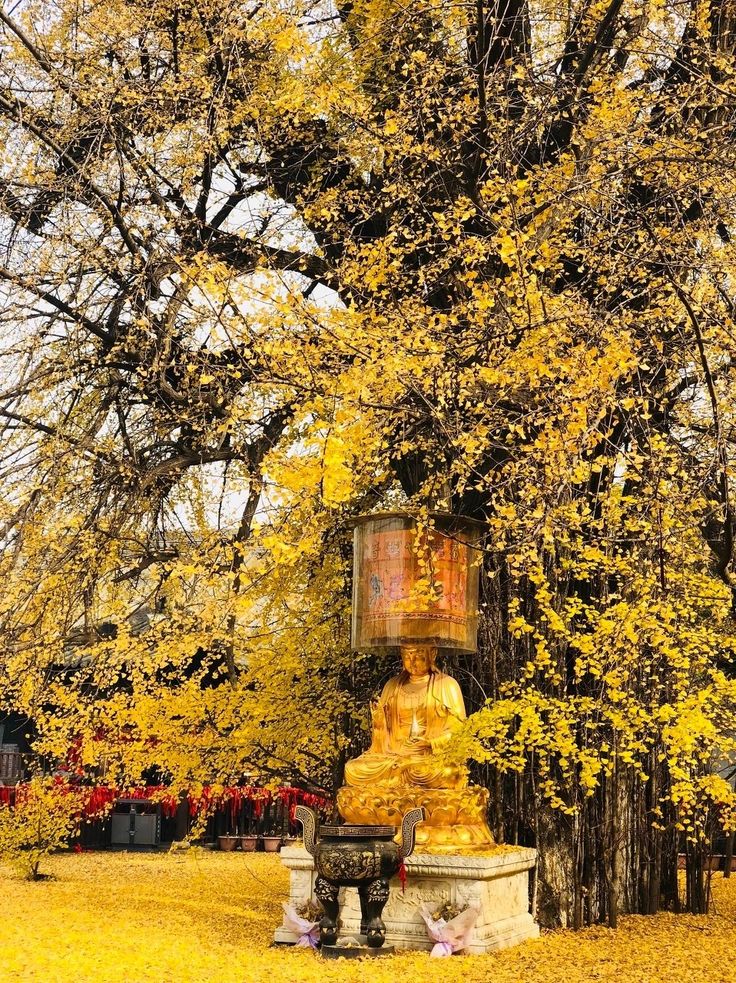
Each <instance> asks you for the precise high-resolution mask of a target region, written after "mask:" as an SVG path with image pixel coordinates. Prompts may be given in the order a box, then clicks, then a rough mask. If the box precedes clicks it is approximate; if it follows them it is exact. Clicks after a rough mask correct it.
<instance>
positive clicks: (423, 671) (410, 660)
mask: <svg viewBox="0 0 736 983" xmlns="http://www.w3.org/2000/svg"><path fill="white" fill-rule="evenodd" d="M436 659H437V649H436V648H435V646H434V645H402V646H401V661H402V663H403V665H404V669H405V670H406V672H408V673H409V675H410V676H426V675H427V673H428V672H432V671H433V670H434V669H435V668H436V667H435V661H436Z"/></svg>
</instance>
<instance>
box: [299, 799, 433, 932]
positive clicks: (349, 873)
mask: <svg viewBox="0 0 736 983" xmlns="http://www.w3.org/2000/svg"><path fill="white" fill-rule="evenodd" d="M295 815H296V819H297V820H298V821H299V822H300V823H301V824H302V827H303V829H304V846H305V847H306V849H307V850H308V851H309V853H311V854H312V856H313V857H314V864H315V867H316V869H317V874H318V877H317V881H316V884H315V888H314V890H315V894H316V895H317V897H318V898H319V900H320V901H321V903H322V907H323V908H324V910H325V914H324V917H323V918H322V920H321V921H320V924H319V930H320V941H321V942H322V945H324V946H334V945H335V943H336V942H337V933H338V924H337V923H338V916H339V913H340V904H339V900H338V895H339V891H340V888H341V887H356V888H357V889H358V896H359V897H360V912H361V925H360V932H361V935H364V936H365V937H366V941H367V943H368V946H369V947H370V948H372V949H379V948H380V947H381V946H382V945H383V944H384V942H385V940H386V926H385V924H384V923H383V919H382V917H381V916H382V914H383V909H384V907H385V905H386V902H387V901H388V895H389V881H390V879H391V878H392V877H393V876H394V875H395V874H397V873H398V870H399V867H400V866H401V862H402V860H403V859H404V858H405V857H408V856H409V854H410V853H411V852H412V850H413V849H414V834H415V830H416V826H417V824H418V823H420V822H421V821H422V819H423V818H424V812H423V810H422V809H411V810H410V811H409V812H407V813H406V814H405V815H404V817H403V819H402V822H401V843H397V842H396V833H397V830H396V827H395V826H320V827H319V835H317V817H316V815H315V813H314V812H312V810H311V809H308V808H307V807H306V806H297V807H296V812H295Z"/></svg>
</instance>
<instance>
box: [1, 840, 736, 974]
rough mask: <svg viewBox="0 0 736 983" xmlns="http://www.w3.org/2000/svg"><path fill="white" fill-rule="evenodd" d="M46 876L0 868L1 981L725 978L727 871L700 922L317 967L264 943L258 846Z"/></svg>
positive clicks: (268, 922)
mask: <svg viewBox="0 0 736 983" xmlns="http://www.w3.org/2000/svg"><path fill="white" fill-rule="evenodd" d="M47 869H48V870H50V871H53V873H54V874H55V875H56V877H57V880H54V881H47V882H44V883H38V884H30V883H27V882H25V881H22V880H20V879H18V878H17V877H15V876H14V875H13V874H12V873H11V872H10V871H6V870H1V871H0V881H1V882H2V896H3V909H4V910H3V914H2V918H1V919H0V980H2V981H6V980H23V981H26V980H44V981H45V983H52V981H59V983H66V981H69V983H72V981H74V983H81V981H95V983H111V981H120V983H122V981H125V983H138V981H167V983H168V981H171V983H184V981H194V980H213V981H218V983H231V981H232V983H236V981H244V983H260V981H264V983H297V981H314V983H316V981H319V983H358V981H366V980H369V981H377V983H380V981H384V980H385V981H390V983H425V981H426V983H429V981H430V980H431V981H434V980H436V979H438V974H440V973H441V977H442V979H443V983H455V981H457V983H461V981H462V983H481V981H483V983H491V981H492V983H579V981H580V983H582V981H588V980H610V981H614V980H615V981H616V983H673V981H677V983H705V981H708V983H735V981H736V962H735V961H734V957H733V941H734V938H736V879H732V880H730V881H723V880H722V878H721V876H720V875H717V876H716V878H715V880H714V888H715V913H714V914H713V915H710V916H708V917H694V916H675V915H669V914H663V915H658V916H656V917H654V918H644V917H638V916H637V917H629V918H624V919H623V920H622V925H621V928H620V929H619V931H618V932H611V931H609V930H607V929H605V928H594V929H589V930H586V931H583V932H580V933H577V934H575V933H573V932H555V933H551V934H547V935H544V936H543V937H542V938H540V939H539V940H537V941H534V942H527V943H525V944H523V945H521V946H518V947H517V948H515V949H510V950H507V951H505V952H501V953H498V954H495V955H491V956H470V957H459V956H455V957H453V958H452V959H451V960H445V962H444V963H439V962H438V961H437V960H431V961H430V959H429V956H428V955H426V954H424V953H421V954H405V955H397V956H394V957H392V958H387V959H385V960H381V961H380V962H372V963H370V964H368V963H365V962H363V961H362V960H361V961H356V962H346V961H344V960H340V961H339V962H336V963H327V962H323V961H321V960H320V959H319V957H317V956H316V955H314V954H313V953H311V952H308V951H304V950H301V951H298V950H294V949H285V948H269V943H270V940H271V937H272V933H273V929H274V927H275V925H277V924H278V923H279V922H280V902H281V900H282V899H283V898H285V896H286V885H287V880H286V876H285V872H284V871H283V869H282V868H281V866H280V864H279V862H278V859H277V858H274V857H272V856H268V855H265V854H258V855H255V856H253V855H243V854H217V853H213V854H208V853H205V852H204V851H192V852H189V853H186V854H184V853H174V854H134V855H128V854H124V853H114V854H106V853H95V854H83V855H64V856H57V857H54V858H53V859H52V860H51V861H50V863H49V864H48V865H47Z"/></svg>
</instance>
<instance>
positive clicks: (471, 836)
mask: <svg viewBox="0 0 736 983" xmlns="http://www.w3.org/2000/svg"><path fill="white" fill-rule="evenodd" d="M436 657H437V650H436V648H434V647H432V646H429V645H405V646H402V648H401V661H402V663H403V667H404V668H403V672H401V673H399V675H398V676H394V677H393V678H392V679H389V681H388V682H387V683H386V685H385V686H384V688H383V692H382V693H381V697H380V699H379V700H378V702H377V703H376V704H375V705H374V706H373V707H372V710H371V716H372V724H373V732H372V740H371V745H370V747H369V748H368V750H367V751H366V752H365V754H361V755H360V757H358V758H354V759H353V760H352V761H349V762H348V763H347V764H346V766H345V781H346V785H345V786H344V787H343V788H341V789H340V791H339V793H338V796H337V805H338V809H339V810H340V814H341V815H342V817H343V818H344V819H345V820H346V821H347V822H351V823H363V824H367V825H377V826H382V825H399V824H400V821H401V817H402V816H403V814H404V813H405V812H406V811H408V809H411V808H415V807H416V806H423V807H424V810H425V816H426V818H425V821H424V822H423V823H422V824H421V825H420V826H419V827H418V828H417V845H418V848H419V849H425V851H427V852H445V853H447V852H464V853H465V852H468V850H472V849H476V850H477V849H488V848H489V847H490V846H492V845H493V838H492V836H491V833H490V830H489V829H488V825H487V822H486V808H487V803H488V792H487V790H486V789H482V788H475V787H470V786H469V785H468V774H467V768H466V767H465V766H457V765H453V764H450V763H448V762H447V761H445V760H444V758H443V756H442V749H443V748H444V747H445V745H447V744H448V743H449V741H451V740H452V737H453V735H454V734H455V733H456V732H457V730H458V729H459V728H460V727H461V726H462V722H463V721H464V720H465V718H466V713H465V703H464V701H463V696H462V693H461V691H460V687H459V686H458V684H457V681H456V680H455V679H453V678H452V676H448V675H447V674H446V673H444V672H441V671H440V670H439V669H438V668H437V666H436V664H435V660H436Z"/></svg>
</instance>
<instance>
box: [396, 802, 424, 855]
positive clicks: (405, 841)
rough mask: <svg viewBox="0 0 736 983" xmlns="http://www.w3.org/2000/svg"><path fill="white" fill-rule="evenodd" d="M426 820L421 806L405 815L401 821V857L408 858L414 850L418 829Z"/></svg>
mask: <svg viewBox="0 0 736 983" xmlns="http://www.w3.org/2000/svg"><path fill="white" fill-rule="evenodd" d="M423 819H424V809H423V808H422V807H421V806H419V807H418V808H416V809H410V810H409V811H408V812H405V813H404V818H403V819H402V820H401V857H402V860H403V859H404V858H405V857H408V856H409V855H410V854H411V853H412V852H413V850H414V838H415V834H416V828H417V826H418V824H419V823H421V821H422V820H423Z"/></svg>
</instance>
